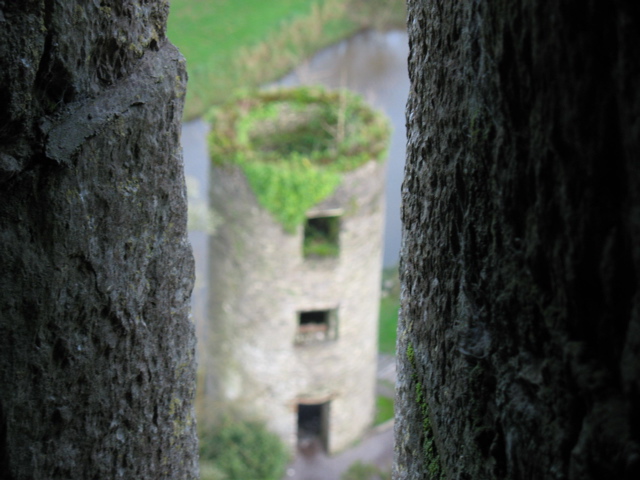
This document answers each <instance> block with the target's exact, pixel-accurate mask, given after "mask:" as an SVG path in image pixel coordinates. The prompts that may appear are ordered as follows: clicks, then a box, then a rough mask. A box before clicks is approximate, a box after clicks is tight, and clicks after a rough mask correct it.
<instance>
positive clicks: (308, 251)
mask: <svg viewBox="0 0 640 480" xmlns="http://www.w3.org/2000/svg"><path fill="white" fill-rule="evenodd" d="M339 240H340V217H339V216H331V217H314V218H307V221H306V223H305V225H304V244H303V252H304V256H305V257H337V256H338V255H339V254H340V246H339Z"/></svg>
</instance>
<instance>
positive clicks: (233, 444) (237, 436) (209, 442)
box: [200, 418, 289, 480]
mask: <svg viewBox="0 0 640 480" xmlns="http://www.w3.org/2000/svg"><path fill="white" fill-rule="evenodd" d="M200 460H201V463H202V464H204V465H206V466H207V469H210V470H214V471H217V472H219V473H222V474H223V475H224V476H223V477H222V478H225V479H227V480H248V479H256V480H258V479H260V480H280V479H281V478H282V476H283V475H284V470H285V467H286V465H287V462H288V460H289V458H288V454H287V450H286V448H285V446H284V445H283V443H282V441H281V440H280V438H279V437H278V436H277V435H275V434H273V433H271V432H269V431H268V430H267V429H266V427H265V426H264V424H262V423H259V422H253V421H243V420H234V419H231V418H225V419H223V420H221V421H219V422H218V423H217V424H215V425H213V426H211V427H209V428H207V429H205V430H204V431H202V432H200Z"/></svg>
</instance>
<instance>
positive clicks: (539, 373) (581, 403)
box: [394, 0, 640, 480]
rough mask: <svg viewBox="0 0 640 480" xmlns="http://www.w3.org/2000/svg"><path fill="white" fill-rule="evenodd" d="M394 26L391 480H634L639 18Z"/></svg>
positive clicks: (419, 1) (556, 8) (505, 15)
mask: <svg viewBox="0 0 640 480" xmlns="http://www.w3.org/2000/svg"><path fill="white" fill-rule="evenodd" d="M408 19H409V33H410V46H411V54H410V58H409V64H410V76H411V83H412V87H411V95H410V98H409V102H408V110H407V119H408V163H407V167H406V176H405V182H404V186H403V202H404V204H403V222H404V227H403V228H404V240H403V250H402V265H401V275H402V282H403V293H402V307H401V309H402V314H401V317H402V319H401V323H400V329H399V343H398V355H399V364H398V368H399V381H398V385H399V387H398V409H397V411H398V415H397V421H396V471H395V474H394V478H395V479H403V480H404V479H411V480H415V479H422V478H425V479H428V478H432V473H433V472H436V471H437V466H438V464H439V465H440V466H441V467H442V469H443V471H444V474H443V475H444V476H446V478H449V479H474V480H480V479H502V478H504V479H506V478H509V479H525V478H526V479H534V478H535V479H576V480H577V479H580V480H585V479H594V480H595V479H602V478H638V477H640V473H639V471H640V416H639V410H638V405H640V315H639V314H640V312H639V308H640V295H639V292H638V283H637V276H638V273H639V272H640V269H639V267H640V198H639V196H640V164H639V163H638V158H639V157H640V145H639V142H640V90H638V85H640V60H639V59H640V57H639V56H638V55H637V51H636V50H637V46H638V45H640V10H639V9H638V7H637V5H636V4H635V3H633V2H596V1H588V2H575V1H571V2H542V1H538V0H502V1H492V2H480V1H471V0H466V1H459V2H449V1H443V0H409V17H408ZM421 397H422V398H423V399H426V403H425V402H421ZM427 411H428V412H430V422H431V431H429V430H430V429H429V428H425V425H426V424H427V423H428V422H425V415H424V414H425V413H426V412H427ZM431 434H432V435H433V438H434V440H435V442H434V448H432V452H431V455H430V456H429V455H427V454H426V453H425V449H424V446H425V445H427V444H428V443H429V438H430V435H431ZM429 457H430V458H429Z"/></svg>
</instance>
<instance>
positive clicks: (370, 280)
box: [204, 88, 389, 452]
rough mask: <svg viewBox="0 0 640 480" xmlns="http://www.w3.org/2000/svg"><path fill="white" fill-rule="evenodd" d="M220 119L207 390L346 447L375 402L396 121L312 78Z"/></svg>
mask: <svg viewBox="0 0 640 480" xmlns="http://www.w3.org/2000/svg"><path fill="white" fill-rule="evenodd" d="M211 123H212V133H211V141H210V148H211V156H212V164H213V165H212V174H211V193H210V195H211V205H212V208H213V209H214V210H215V211H216V213H217V215H218V216H219V218H220V225H219V226H218V228H217V230H216V232H215V234H214V235H213V236H212V237H211V240H210V242H211V243H210V285H211V286H210V288H211V292H210V316H209V318H210V330H209V336H208V338H207V339H206V341H205V345H204V348H206V349H207V355H206V357H208V360H207V361H208V364H207V365H206V366H205V368H206V374H205V376H206V385H205V397H206V398H207V400H208V404H209V405H211V408H212V409H213V410H214V411H221V410H224V409H226V408H233V409H234V411H235V412H237V413H240V414H242V415H245V416H249V417H257V418H259V419H261V420H263V421H265V422H266V424H267V426H268V427H269V428H270V429H271V430H272V431H274V432H276V433H278V434H279V435H280V436H281V437H282V439H283V440H284V441H285V442H286V443H287V444H288V445H290V446H291V447H293V446H294V445H295V444H296V442H297V441H301V442H302V441H306V439H307V438H306V437H307V436H310V437H315V438H318V439H320V441H321V442H322V443H323V445H324V448H326V450H327V451H328V452H335V451H339V450H341V449H343V448H345V447H347V446H348V445H349V444H351V443H352V442H354V441H355V440H357V439H358V438H359V436H360V435H361V434H362V433H363V432H364V431H365V430H366V429H367V428H368V427H369V426H370V425H371V422H372V419H373V415H374V409H375V382H376V361H377V338H378V337H377V331H378V307H379V295H380V274H381V268H382V264H381V261H382V237H383V220H384V218H383V217H384V211H383V209H384V198H383V197H384V170H385V165H384V162H383V158H384V157H385V155H386V147H387V143H388V135H389V129H388V126H387V122H386V120H385V119H384V118H382V117H381V116H380V114H378V113H377V112H374V111H372V110H371V109H370V108H369V107H368V106H366V105H365V104H364V103H363V101H362V100H361V99H360V98H359V97H356V96H354V95H352V94H350V93H347V92H329V91H325V90H321V89H308V88H300V89H293V90H277V91H268V92H261V93H258V94H255V95H254V96H251V97H248V96H247V97H242V98H240V99H238V100H237V101H235V102H234V103H232V104H230V105H229V106H227V107H225V108H223V109H220V110H217V111H216V112H215V113H214V114H213V115H212V117H211Z"/></svg>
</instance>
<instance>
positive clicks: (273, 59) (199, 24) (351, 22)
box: [167, 0, 404, 119]
mask: <svg viewBox="0 0 640 480" xmlns="http://www.w3.org/2000/svg"><path fill="white" fill-rule="evenodd" d="M385 12H388V13H385ZM380 18H383V19H384V20H383V24H382V25H381V24H380ZM400 19H402V20H403V19H404V0H316V1H315V2H314V1H310V0H269V1H265V0H172V2H171V13H170V15H169V24H168V32H167V34H168V37H169V39H170V40H171V41H172V42H173V43H174V44H175V45H176V46H177V47H178V48H179V49H180V51H181V52H182V54H183V55H184V56H185V58H186V59H187V71H188V73H189V85H188V89H187V100H186V105H185V117H186V118H188V119H190V118H195V117H197V116H200V115H202V114H203V113H204V112H205V111H206V110H208V109H209V107H211V106H212V105H214V104H216V103H220V102H222V101H224V100H226V99H227V98H228V97H229V96H230V95H231V94H232V92H233V90H234V89H236V88H239V87H240V88H253V87H257V86H259V85H260V84H262V83H265V82H268V81H271V80H274V79H276V78H278V77H279V76H281V75H283V74H284V73H286V72H287V71H288V70H290V69H291V68H293V67H294V66H295V65H297V64H298V63H300V61H301V60H303V59H304V58H306V57H308V56H309V55H311V54H312V53H314V52H316V51H318V50H320V49H321V48H323V47H326V46H328V45H330V44H332V43H335V42H337V41H339V40H341V39H344V38H346V37H348V36H350V35H352V34H353V33H355V32H356V31H358V30H360V29H362V28H366V27H368V26H372V25H376V26H398V25H399V24H400V23H402V22H401V21H400Z"/></svg>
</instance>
